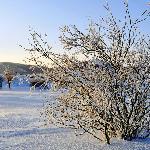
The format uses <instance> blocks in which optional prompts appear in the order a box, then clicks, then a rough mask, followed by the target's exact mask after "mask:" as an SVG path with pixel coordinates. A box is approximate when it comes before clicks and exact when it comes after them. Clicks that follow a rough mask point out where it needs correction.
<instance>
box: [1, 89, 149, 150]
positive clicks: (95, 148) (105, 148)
mask: <svg viewBox="0 0 150 150" xmlns="http://www.w3.org/2000/svg"><path fill="white" fill-rule="evenodd" d="M51 95H52V96H51V99H53V96H54V94H53V93H52V94H51ZM42 107H43V98H42V97H41V96H40V94H39V92H38V91H37V92H34V93H32V94H31V93H30V92H29V90H27V89H26V90H6V89H4V90H0V150H150V139H147V140H136V141H132V142H127V141H123V140H112V141H111V143H112V144H111V145H107V144H105V143H100V142H99V141H97V140H96V139H93V138H92V137H90V136H89V135H83V136H75V134H74V132H73V131H72V130H69V129H62V128H57V127H54V126H51V127H45V126H44V122H43V121H42V118H40V111H41V109H42Z"/></svg>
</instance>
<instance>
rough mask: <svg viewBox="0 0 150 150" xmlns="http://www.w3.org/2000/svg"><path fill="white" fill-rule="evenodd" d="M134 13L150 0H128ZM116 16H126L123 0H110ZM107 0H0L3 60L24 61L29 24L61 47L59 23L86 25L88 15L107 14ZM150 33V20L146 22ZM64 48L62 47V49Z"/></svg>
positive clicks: (1, 55) (0, 59)
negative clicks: (24, 48)
mask: <svg viewBox="0 0 150 150" xmlns="http://www.w3.org/2000/svg"><path fill="white" fill-rule="evenodd" d="M128 1H129V5H130V10H131V13H132V14H133V15H134V16H139V14H140V13H141V12H142V11H143V10H145V9H150V6H147V2H148V1H149V0H128ZM108 2H109V3H110V5H111V8H112V11H113V13H114V15H115V16H117V17H119V18H120V19H121V18H122V14H123V10H124V7H123V2H122V0H108ZM103 4H105V0H0V62H3V61H9V62H22V60H23V59H24V58H25V53H24V50H23V49H21V48H20V47H19V46H18V45H19V44H21V45H23V46H25V47H26V46H27V43H28V42H27V39H28V37H29V32H28V30H29V26H31V27H32V28H34V29H35V30H37V31H38V32H40V33H47V34H48V36H49V42H50V43H52V45H53V46H54V48H55V49H57V50H59V42H58V36H59V27H61V26H63V25H71V24H72V25H74V24H75V25H77V26H78V27H79V28H80V29H81V30H82V29H84V28H86V25H87V24H88V19H90V18H91V19H94V20H98V19H99V16H105V15H106V11H105V9H104V8H103ZM143 27H144V28H143V29H144V30H143V31H144V32H145V33H148V34H149V33H150V20H148V22H147V23H146V24H145V25H144V26H143ZM60 51H61V50H60Z"/></svg>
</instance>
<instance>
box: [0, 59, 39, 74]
mask: <svg viewBox="0 0 150 150" xmlns="http://www.w3.org/2000/svg"><path fill="white" fill-rule="evenodd" d="M32 67H33V66H31V65H25V64H19V63H11V62H0V74H3V73H4V70H5V68H10V69H11V70H12V71H13V72H14V73H19V74H32V73H33V72H36V73H41V70H40V69H39V68H37V67H34V71H32V69H31V68H32Z"/></svg>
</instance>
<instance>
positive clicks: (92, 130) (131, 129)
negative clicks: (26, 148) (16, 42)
mask: <svg viewBox="0 0 150 150" xmlns="http://www.w3.org/2000/svg"><path fill="white" fill-rule="evenodd" d="M124 5H125V8H126V9H125V10H126V11H125V20H124V21H122V22H121V21H118V20H117V19H116V18H115V17H114V16H113V14H112V12H111V11H110V8H109V6H108V4H107V5H106V6H105V8H106V10H107V12H108V14H109V16H108V17H107V18H101V20H100V22H98V23H94V22H91V23H90V24H89V27H88V29H87V30H86V32H81V31H80V30H79V29H78V28H77V27H76V26H71V27H70V26H65V27H63V28H61V31H62V34H61V36H60V41H61V42H62V44H63V46H64V49H65V50H69V53H68V52H67V53H66V54H62V55H59V54H55V53H53V52H52V48H51V47H50V46H49V45H48V43H47V42H46V41H45V37H46V35H45V36H44V37H43V36H42V35H40V34H38V33H36V32H35V31H33V32H31V37H32V42H31V43H30V45H31V48H29V49H27V50H28V51H29V53H30V54H31V57H30V58H29V61H34V62H35V63H36V65H37V66H38V67H40V68H42V69H43V74H44V76H46V77H47V79H49V80H51V81H52V82H53V85H54V87H55V88H56V89H63V92H62V93H61V94H60V95H59V97H57V98H56V100H55V101H48V104H47V105H46V106H45V115H46V119H47V120H48V121H49V122H52V123H54V124H56V125H60V126H63V127H69V128H73V129H76V130H79V131H80V132H82V133H89V134H91V135H93V136H94V137H95V138H97V139H99V140H101V141H104V140H106V141H107V143H108V144H109V143H110V139H111V138H112V137H120V138H122V139H125V140H132V139H134V138H136V137H139V136H142V137H148V136H149V127H150V122H149V116H150V38H149V36H147V35H142V33H140V32H139V28H138V25H139V23H141V22H143V21H145V20H146V19H147V18H148V17H149V16H150V12H149V11H145V12H144V13H143V14H142V15H141V17H140V18H138V19H131V16H130V13H129V9H128V4H127V3H124ZM79 57H82V60H81V58H80V59H79ZM43 60H44V61H43ZM145 131H147V132H146V134H145V135H143V134H142V133H143V132H145Z"/></svg>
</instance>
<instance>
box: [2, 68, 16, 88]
mask: <svg viewBox="0 0 150 150" xmlns="http://www.w3.org/2000/svg"><path fill="white" fill-rule="evenodd" d="M4 77H5V80H6V81H7V83H8V87H9V89H10V88H11V83H12V81H13V79H14V73H13V71H12V70H11V69H10V68H9V67H6V68H5V71H4Z"/></svg>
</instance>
